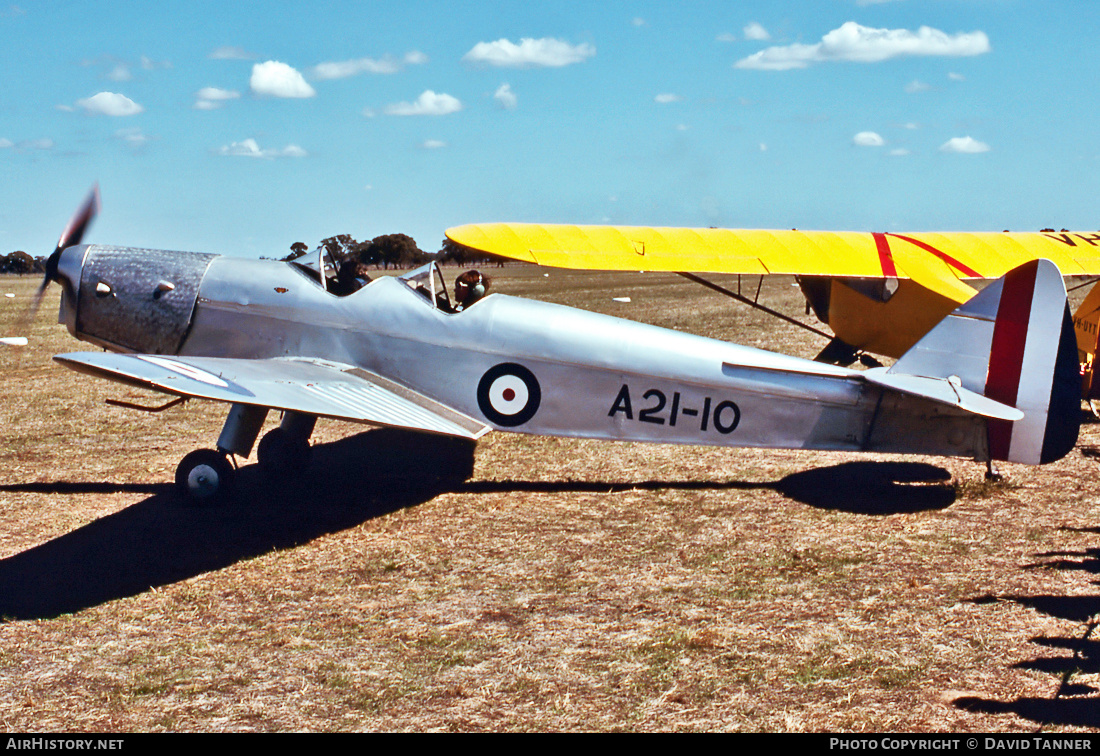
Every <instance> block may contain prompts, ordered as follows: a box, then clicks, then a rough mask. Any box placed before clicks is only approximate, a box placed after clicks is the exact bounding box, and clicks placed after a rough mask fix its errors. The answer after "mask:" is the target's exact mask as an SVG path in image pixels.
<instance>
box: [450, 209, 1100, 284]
mask: <svg viewBox="0 0 1100 756" xmlns="http://www.w3.org/2000/svg"><path fill="white" fill-rule="evenodd" d="M447 237H448V238H449V239H451V240H452V241H454V242H457V243H459V244H462V245H464V246H466V247H470V248H472V249H476V250H480V251H482V252H488V253H491V254H494V255H499V256H501V257H507V258H511V259H515V260H523V261H526V262H532V263H536V264H538V265H546V266H550V267H555V268H575V269H582V270H634V271H639V270H644V271H670V272H680V271H684V272H693V273H744V274H751V275H760V274H788V275H802V276H854V277H865V278H884V277H896V278H913V279H918V280H921V281H927V280H930V279H931V280H935V279H941V280H942V279H944V278H951V277H954V278H955V279H970V278H998V277H1000V276H1002V275H1004V274H1005V273H1007V272H1008V271H1009V270H1012V269H1013V268H1015V267H1016V266H1018V265H1021V264H1023V263H1025V262H1027V261H1029V260H1035V259H1047V260H1051V261H1052V262H1054V263H1055V264H1056V265H1057V266H1058V269H1059V270H1061V272H1062V274H1063V275H1066V276H1072V275H1095V274H1100V234H1097V233H1092V232H1088V233H1070V232H1057V233H1055V232H1036V233H1009V232H1004V233H912V234H897V233H862V232H845V231H839V232H829V231H793V230H792V231H785V230H783V231H765V230H737V229H726V228H648V227H643V226H568V225H552V224H534V223H481V224H471V225H466V226H457V227H455V228H450V229H447Z"/></svg>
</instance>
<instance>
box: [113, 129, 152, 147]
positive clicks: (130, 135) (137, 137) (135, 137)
mask: <svg viewBox="0 0 1100 756" xmlns="http://www.w3.org/2000/svg"><path fill="white" fill-rule="evenodd" d="M115 139H121V140H122V141H123V142H126V144H128V145H130V146H131V147H134V148H137V147H142V146H144V145H145V143H146V142H148V141H149V137H147V136H146V135H145V132H143V131H142V130H141V129H140V128H139V127H137V126H135V127H133V128H130V129H119V130H118V131H116V132H115Z"/></svg>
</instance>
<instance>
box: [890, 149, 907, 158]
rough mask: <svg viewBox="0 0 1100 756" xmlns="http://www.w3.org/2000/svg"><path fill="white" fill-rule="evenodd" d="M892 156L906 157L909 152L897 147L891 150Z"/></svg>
mask: <svg viewBox="0 0 1100 756" xmlns="http://www.w3.org/2000/svg"><path fill="white" fill-rule="evenodd" d="M890 154H891V155H892V156H894V157H905V156H906V155H908V154H909V150H907V149H905V148H904V147H895V148H894V149H892V150H890Z"/></svg>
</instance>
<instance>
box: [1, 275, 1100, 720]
mask: <svg viewBox="0 0 1100 756" xmlns="http://www.w3.org/2000/svg"><path fill="white" fill-rule="evenodd" d="M488 272H489V273H491V274H494V275H495V287H494V288H495V289H496V290H498V291H503V292H507V293H512V294H521V295H524V296H531V297H535V298H540V299H546V300H550V301H556V302H562V303H565V304H570V305H574V306H579V307H584V308H586V309H591V310H598V311H601V312H608V313H611V314H615V315H620V316H623V317H627V318H633V319H637V320H644V321H648V322H652V323H656V324H658V325H662V326H666V327H670V328H679V329H683V330H690V331H693V332H697V333H703V334H705V335H709V336H714V337H717V338H723V339H729V340H734V341H738V342H740V343H745V344H749V345H755V346H762V347H765V348H770V349H774V350H776V351H782V352H787V353H793V354H798V355H801V356H807V357H809V356H813V354H815V353H816V351H817V350H818V349H819V348H820V347H821V346H822V344H821V343H820V341H819V340H817V339H816V337H812V336H809V335H806V334H803V333H801V332H798V331H797V330H795V329H793V328H791V327H789V326H783V325H777V324H776V323H775V322H773V321H771V320H769V319H768V318H767V317H766V316H763V315H759V314H756V313H753V312H751V311H748V310H746V309H745V308H743V307H740V306H735V305H733V304H732V303H729V302H728V301H727V300H724V299H723V298H722V297H720V296H718V295H716V294H712V293H710V292H707V291H705V290H703V289H701V288H700V287H698V286H697V285H695V284H691V283H688V282H686V281H683V280H681V279H678V278H676V277H674V276H658V275H653V274H646V275H623V274H620V275H610V274H607V275H604V274H587V273H567V272H561V271H543V270H539V269H535V268H520V267H510V268H507V269H504V270H499V271H498V270H490V271H488ZM453 275H454V273H453V272H449V273H448V278H453ZM727 283H728V284H729V285H731V286H734V287H735V286H736V280H735V279H734V280H732V281H729V282H727ZM36 284H37V281H32V280H31V279H29V278H27V279H19V278H0V293H14V294H15V295H16V296H15V297H14V298H6V297H4V298H0V336H6V335H14V334H13V333H11V332H10V331H11V330H12V329H13V328H15V327H16V323H17V321H18V314H17V313H18V312H20V311H21V310H22V309H23V308H24V307H25V306H26V303H27V302H28V299H29V297H30V295H31V293H32V291H33V290H34V287H35V286H36ZM745 285H746V290H750V289H751V291H755V285H756V281H755V280H753V281H752V283H751V287H750V286H749V282H748V281H747V280H746V281H745ZM56 296H57V289H56V287H54V289H52V290H51V294H50V298H49V300H48V303H47V305H45V306H43V308H42V311H41V313H40V314H39V316H38V319H37V321H36V322H35V323H34V324H33V330H32V332H31V333H30V334H29V336H30V338H31V342H30V345H29V346H27V347H21V348H13V347H0V376H2V377H3V386H4V401H3V404H2V405H0V450H2V452H3V457H4V465H3V469H2V471H0V616H3V617H4V621H3V622H0V679H3V680H4V685H2V686H0V727H2V728H3V729H4V730H6V731H28V730H30V731H107V730H109V731H162V730H188V731H287V730H310V731H345V730H418V731H419V730H464V731H465V730H494V731H530V730H750V731H822V730H843V731H854V732H861V731H881V730H891V731H897V730H905V731H940V730H953V731H1037V730H1042V731H1067V730H1075V729H1088V730H1092V729H1096V728H1098V727H1100V639H1094V638H1093V637H1092V632H1093V629H1094V628H1095V626H1096V625H1095V622H1096V618H1097V616H1098V615H1100V590H1098V588H1097V574H1098V573H1100V546H1098V541H1100V483H1098V482H1097V475H1096V472H1097V464H1098V459H1097V457H1098V456H1100V452H1098V446H1100V425H1095V424H1091V423H1090V424H1086V425H1084V426H1083V427H1082V435H1081V441H1080V444H1079V447H1078V449H1077V450H1075V451H1074V452H1072V453H1071V454H1070V455H1069V456H1068V457H1067V458H1066V459H1064V460H1062V461H1060V462H1058V463H1056V464H1053V465H1050V466H1047V467H1043V468H1028V467H1023V466H1013V465H1006V466H1004V468H1003V472H1004V473H1005V479H1004V481H1003V482H1001V483H997V484H987V483H986V482H985V481H984V479H983V467H982V466H981V465H978V464H975V463H973V462H967V461H965V460H944V459H938V458H900V457H888V458H884V457H871V456H864V455H840V454H824V453H809V452H790V451H756V450H737V449H714V448H699V447H673V446H645V445H635V444H614V443H600V442H591V441H579V440H564V439H547V438H533V437H527V436H522V435H516V434H507V433H494V434H490V435H489V436H486V437H485V438H484V439H483V440H482V441H481V442H479V443H478V445H477V447H476V449H472V450H471V449H470V448H468V447H461V445H459V446H458V447H456V446H455V445H454V444H453V443H448V442H445V441H436V440H433V439H431V438H428V439H423V438H410V437H409V436H408V435H406V434H400V433H395V432H393V431H383V430H364V428H363V426H356V425H350V424H340V423H335V422H321V423H319V425H318V430H317V433H316V434H315V436H314V440H315V442H316V448H315V455H314V458H313V463H312V466H311V468H310V469H309V471H308V473H307V475H306V477H305V478H304V479H303V480H301V481H299V482H296V483H294V484H292V485H279V486H276V485H273V484H270V483H268V482H267V481H265V480H263V479H262V478H261V476H260V475H259V473H258V471H257V469H256V468H255V465H254V464H253V461H254V459H253V460H248V461H247V462H244V463H243V466H242V474H241V480H240V488H241V491H242V493H241V494H240V495H239V496H238V497H237V498H236V499H235V500H234V501H233V502H232V503H231V504H230V505H229V506H227V507H225V508H222V509H194V508H188V507H186V506H183V505H182V504H181V503H180V502H179V500H178V499H177V498H176V497H175V495H174V494H173V492H172V490H171V486H170V481H171V479H172V476H173V471H174V469H175V466H176V464H177V462H178V461H179V460H180V458H182V456H183V455H184V454H186V453H187V452H189V451H190V450H192V449H195V448H200V447H209V446H212V445H213V443H214V441H215V439H216V438H217V434H218V431H219V430H220V427H221V423H222V420H223V416H224V408H222V407H221V406H215V405H211V404H203V403H200V402H189V403H187V404H185V405H183V406H182V407H180V408H176V409H173V410H169V411H167V412H165V413H162V414H159V415H149V414H144V413H139V412H134V411H130V410H124V409H120V408H117V407H113V406H109V405H106V404H104V402H103V400H104V398H108V397H110V398H122V399H128V400H130V401H138V402H142V403H146V404H157V403H160V402H161V401H162V399H161V398H160V397H158V396H156V395H152V394H146V393H144V392H140V391H136V390H132V389H129V388H126V387H122V386H119V385H116V384H111V383H107V382H104V381H99V380H94V379H90V378H86V377H83V376H80V375H77V374H75V373H72V372H69V371H67V370H65V369H63V368H61V367H60V366H57V365H56V364H55V363H53V362H52V361H51V360H50V357H51V355H53V354H56V353H61V352H66V351H77V350H79V349H81V348H82V347H86V346H87V345H81V344H79V343H77V342H75V341H73V340H72V339H71V337H69V335H68V334H67V333H66V332H65V330H64V328H63V327H61V326H58V325H56V324H54V322H53V321H54V320H55V318H54V315H55V313H56ZM761 296H762V298H763V299H764V300H766V301H767V302H768V303H769V304H772V305H777V306H778V307H779V308H780V309H782V310H783V311H785V312H787V313H789V314H792V315H801V314H802V312H803V309H802V307H803V303H802V298H801V295H800V294H799V292H798V290H797V289H796V288H792V286H791V281H790V280H789V279H775V280H770V281H766V282H765V283H764V291H763V293H762V295H761ZM613 297H630V300H631V301H630V302H629V303H625V302H616V301H613V299H612V298H613ZM273 422H274V418H273V419H271V420H269V423H273ZM455 453H458V454H467V455H468V454H471V453H472V455H473V475H472V477H470V478H469V479H468V480H466V481H457V480H456V481H450V482H447V481H443V482H440V481H438V480H437V479H436V478H435V476H433V475H430V474H428V473H430V472H431V471H432V470H433V469H435V465H436V464H437V463H438V459H439V458H440V457H441V456H447V455H452V456H453V455H454V454H455Z"/></svg>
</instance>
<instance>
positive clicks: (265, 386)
mask: <svg viewBox="0 0 1100 756" xmlns="http://www.w3.org/2000/svg"><path fill="white" fill-rule="evenodd" d="M54 359H55V360H57V361H58V362H60V363H61V364H62V365H64V366H65V367H68V368H71V369H73V370H76V371H78V372H81V373H87V374H89V375H95V376H99V377H101V378H107V379H110V380H113V381H119V382H121V383H127V384H130V385H134V386H139V387H141V388H147V389H153V390H155V391H162V392H166V393H169V394H175V395H177V396H186V397H194V398H197V399H210V400H213V401H218V402H229V403H233V404H251V405H256V406H260V407H268V408H271V409H278V410H286V411H291V412H301V413H303V414H309V415H318V416H321V417H332V418H336V419H339V420H351V421H354V422H363V423H371V424H375V425H389V426H395V427H399V428H408V429H410V430H421V431H427V432H429V433H442V434H446V435H449V436H459V437H462V438H470V439H476V438H479V437H481V436H482V435H484V434H485V433H487V432H488V431H489V430H490V428H489V427H488V426H487V425H485V424H484V423H481V422H479V421H477V420H474V419H473V418H470V417H467V416H466V415H463V414H461V413H460V412H457V411H455V410H453V409H451V408H450V407H447V406H445V405H443V404H440V403H439V402H436V401H434V400H432V399H429V398H428V397H426V396H423V395H422V394H418V393H416V392H415V391H412V390H411V389H408V388H406V387H404V386H401V385H399V384H396V383H394V382H393V381H389V380H387V379H385V378H382V377H381V376H378V375H375V374H373V373H370V372H367V371H366V370H362V369H361V368H357V367H353V366H351V365H342V364H339V363H335V362H327V361H323V360H306V359H265V360H247V359H230V358H215V357H162V356H159V355H147V354H113V353H110V352H77V353H75V354H59V355H57V356H55V357H54Z"/></svg>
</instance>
